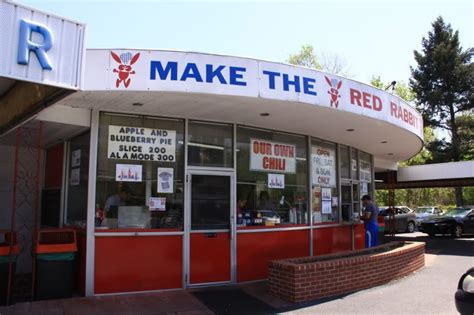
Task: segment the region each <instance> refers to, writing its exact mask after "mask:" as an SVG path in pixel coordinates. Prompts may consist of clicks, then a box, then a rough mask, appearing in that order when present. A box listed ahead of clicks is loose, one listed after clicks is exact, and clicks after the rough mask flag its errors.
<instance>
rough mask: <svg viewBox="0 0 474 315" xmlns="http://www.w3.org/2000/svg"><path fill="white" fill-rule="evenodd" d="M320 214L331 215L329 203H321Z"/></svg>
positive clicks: (325, 201)
mask: <svg viewBox="0 0 474 315" xmlns="http://www.w3.org/2000/svg"><path fill="white" fill-rule="evenodd" d="M321 212H322V213H323V214H331V213H332V207H331V201H328V200H323V201H322V202H321Z"/></svg>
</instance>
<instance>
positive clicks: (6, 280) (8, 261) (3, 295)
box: [0, 230, 20, 305]
mask: <svg viewBox="0 0 474 315" xmlns="http://www.w3.org/2000/svg"><path fill="white" fill-rule="evenodd" d="M19 250H20V247H19V245H18V243H17V238H16V233H15V232H11V231H6V230H0V305H7V304H9V303H10V304H11V302H12V298H11V292H12V290H11V288H12V287H13V281H14V276H15V269H16V256H17V255H18V252H19ZM9 286H10V290H9ZM9 293H10V298H9V297H8V295H9Z"/></svg>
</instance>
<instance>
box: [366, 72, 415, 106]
mask: <svg viewBox="0 0 474 315" xmlns="http://www.w3.org/2000/svg"><path fill="white" fill-rule="evenodd" d="M370 84H371V85H372V86H375V87H376V88H379V89H381V90H385V89H386V88H387V87H388V86H390V82H386V83H384V82H383V81H382V79H381V78H380V76H372V79H371V80H370ZM394 92H395V95H398V96H399V97H401V98H402V99H404V100H405V101H407V102H408V103H411V102H413V101H414V100H415V93H414V92H413V90H412V89H411V88H410V86H408V84H406V83H405V82H404V81H398V82H397V84H396V85H395V91H394Z"/></svg>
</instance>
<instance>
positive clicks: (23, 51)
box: [17, 20, 53, 70]
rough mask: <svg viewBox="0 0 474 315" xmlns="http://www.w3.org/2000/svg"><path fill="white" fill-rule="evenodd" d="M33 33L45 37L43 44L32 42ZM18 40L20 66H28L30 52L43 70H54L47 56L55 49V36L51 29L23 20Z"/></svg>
mask: <svg viewBox="0 0 474 315" xmlns="http://www.w3.org/2000/svg"><path fill="white" fill-rule="evenodd" d="M33 32H36V33H39V34H41V35H42V36H43V42H42V43H35V42H33V41H32V39H31V37H32V34H33ZM18 40H19V41H18V56H17V62H18V63H19V64H21V65H27V64H28V63H29V61H30V51H33V53H34V54H35V55H36V58H38V61H39V63H40V65H41V68H43V70H53V67H52V66H51V62H50V61H49V59H48V55H47V54H46V52H47V51H48V50H50V49H51V47H53V34H52V33H51V30H50V29H49V28H47V27H46V26H44V25H41V24H38V23H35V22H31V21H26V20H21V21H20V36H19V38H18Z"/></svg>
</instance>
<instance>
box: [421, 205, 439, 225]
mask: <svg viewBox="0 0 474 315" xmlns="http://www.w3.org/2000/svg"><path fill="white" fill-rule="evenodd" d="M443 213H444V211H443V209H441V208H440V207H435V206H423V207H417V208H416V210H415V214H416V223H417V225H420V222H421V221H422V220H424V219H426V218H427V217H430V216H433V215H442V214H443Z"/></svg>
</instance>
